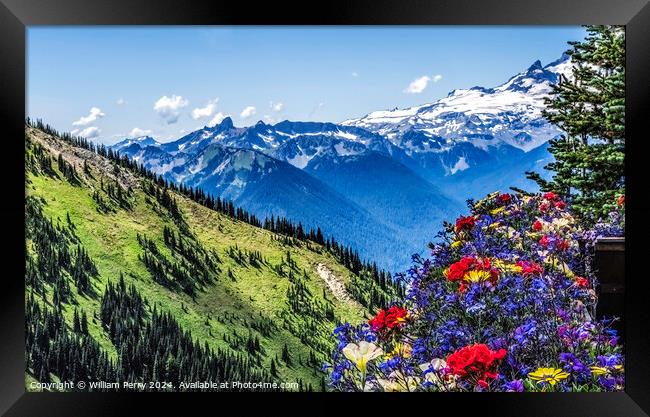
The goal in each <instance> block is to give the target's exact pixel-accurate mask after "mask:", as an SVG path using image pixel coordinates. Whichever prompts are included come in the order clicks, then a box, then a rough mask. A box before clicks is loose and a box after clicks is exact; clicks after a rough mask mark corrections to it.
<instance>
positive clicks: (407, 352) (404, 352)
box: [384, 343, 413, 360]
mask: <svg viewBox="0 0 650 417" xmlns="http://www.w3.org/2000/svg"><path fill="white" fill-rule="evenodd" d="M412 352H413V348H412V347H411V345H410V344H408V343H397V344H396V345H395V349H393V350H392V351H391V352H389V353H387V354H386V355H385V356H384V358H385V359H386V360H389V359H391V358H394V357H395V356H401V357H403V358H410V357H411V353H412Z"/></svg>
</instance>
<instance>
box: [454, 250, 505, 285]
mask: <svg viewBox="0 0 650 417" xmlns="http://www.w3.org/2000/svg"><path fill="white" fill-rule="evenodd" d="M474 270H475V271H487V272H489V273H490V282H491V283H492V284H494V283H496V282H497V280H498V279H499V271H497V270H496V269H494V268H492V262H491V261H490V259H489V258H483V259H481V258H474V257H471V256H466V257H464V258H462V259H461V260H460V261H458V262H454V263H453V264H451V265H449V269H447V271H446V272H445V276H446V277H447V279H448V280H449V281H462V282H461V283H460V287H459V291H460V292H465V289H466V288H467V286H466V283H465V282H464V281H463V278H464V277H465V274H466V273H468V272H469V271H474Z"/></svg>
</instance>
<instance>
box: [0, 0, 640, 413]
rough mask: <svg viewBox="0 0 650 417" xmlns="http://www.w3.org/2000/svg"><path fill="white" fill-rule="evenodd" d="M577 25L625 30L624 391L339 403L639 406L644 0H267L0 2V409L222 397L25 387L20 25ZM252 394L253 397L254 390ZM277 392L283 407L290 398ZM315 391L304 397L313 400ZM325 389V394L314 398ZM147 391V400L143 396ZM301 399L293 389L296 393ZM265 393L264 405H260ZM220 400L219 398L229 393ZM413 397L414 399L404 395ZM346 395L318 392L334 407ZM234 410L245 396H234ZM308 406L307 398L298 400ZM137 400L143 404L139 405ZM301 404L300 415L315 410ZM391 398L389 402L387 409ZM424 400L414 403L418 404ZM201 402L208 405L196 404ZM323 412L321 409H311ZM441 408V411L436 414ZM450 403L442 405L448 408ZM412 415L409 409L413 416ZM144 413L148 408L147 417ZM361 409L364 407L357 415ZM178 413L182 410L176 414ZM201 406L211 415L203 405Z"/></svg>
mask: <svg viewBox="0 0 650 417" xmlns="http://www.w3.org/2000/svg"><path fill="white" fill-rule="evenodd" d="M170 24H174V25H186V24H192V25H197V24H198V25H241V24H244V25H395V24H397V25H443V24H444V25H458V24H462V25H477V24H478V25H580V24H621V25H626V28H627V36H626V39H627V69H626V73H627V80H626V89H627V93H626V96H627V97H626V106H627V107H626V112H627V121H626V124H627V126H626V129H627V132H628V133H627V134H628V138H627V139H628V140H627V146H626V147H627V149H626V194H627V195H626V212H627V219H626V222H627V224H628V227H627V230H626V242H627V245H626V278H625V279H626V283H625V287H626V289H627V290H626V299H625V318H626V320H625V334H626V341H625V350H626V359H625V360H626V365H625V369H626V387H625V392H621V393H573V394H560V393H547V394H541V393H523V394H508V393H490V394H483V395H480V394H442V393H441V394H437V395H434V396H429V395H425V396H423V395H415V396H412V397H410V398H411V399H408V400H407V399H406V398H404V397H403V396H401V397H400V398H398V399H395V398H393V397H392V396H390V395H384V396H380V397H381V398H378V396H377V395H373V396H372V397H365V398H354V399H353V401H346V402H347V403H350V404H358V405H361V406H363V407H364V408H365V407H367V406H369V405H371V404H374V403H377V404H382V403H384V402H389V401H390V402H391V403H393V405H398V408H402V409H405V408H406V409H411V408H412V409H413V412H415V410H416V406H415V405H414V403H413V401H416V402H418V403H419V402H420V401H421V402H422V403H421V404H417V407H418V408H419V409H420V410H422V411H426V410H429V411H427V414H428V413H436V412H446V413H448V412H452V413H454V414H459V413H460V414H465V413H466V412H472V414H474V415H476V413H481V414H480V415H498V416H537V415H549V416H550V415H554V416H565V417H568V416H589V417H597V416H608V417H611V416H621V417H634V416H644V415H646V416H647V415H648V414H650V395H648V394H649V393H650V359H649V356H650V355H649V354H650V325H649V324H648V323H650V309H648V303H647V302H646V298H647V288H648V285H647V280H648V277H647V275H648V274H647V267H646V259H644V256H645V255H646V254H645V252H646V251H647V247H648V246H647V243H646V242H645V239H644V237H646V236H648V234H649V233H648V232H649V230H648V229H649V227H648V221H647V219H648V214H650V204H649V202H648V199H647V197H646V192H647V189H648V187H647V183H646V181H645V178H646V176H645V165H646V164H647V162H646V161H645V158H646V156H645V155H647V153H644V145H643V144H644V140H645V141H648V140H649V138H648V135H647V134H646V133H645V130H646V128H645V125H646V124H647V119H648V115H649V114H650V53H648V52H650V4H648V0H618V1H607V0H591V1H589V0H579V1H571V2H567V1H565V0H545V1H543V2H541V1H539V0H525V1H524V0H520V1H517V0H483V1H476V0H475V1H469V0H456V1H451V0H445V1H417V0H399V1H387V0H374V1H359V0H357V1H340V0H338V1H327V2H325V1H322V2H317V3H316V2H304V3H301V4H289V3H284V4H278V3H276V2H265V3H259V4H255V3H247V2H235V1H228V2H224V1H210V2H209V1H192V2H189V1H181V0H159V1H147V0H130V1H127V0H92V1H91V0H86V1H82V0H58V1H55V0H51V1H47V0H0V32H1V33H2V35H1V36H0V59H1V64H0V114H1V115H2V119H3V122H4V123H2V125H1V126H2V130H0V132H2V137H3V139H4V140H3V141H2V148H1V149H2V151H1V152H0V155H2V163H0V170H1V176H0V178H1V179H2V182H1V184H2V186H3V189H4V193H3V195H4V196H5V198H3V201H2V204H0V216H2V217H0V218H1V219H3V220H4V221H3V222H2V223H0V224H2V225H3V227H2V229H4V237H5V239H4V240H5V245H3V247H4V249H3V250H2V251H0V252H1V253H2V261H3V266H4V268H3V269H2V272H1V273H0V274H1V277H2V278H1V279H0V283H1V286H0V328H1V332H0V335H1V338H0V340H1V342H0V374H1V375H2V383H1V384H0V412H5V411H6V414H5V415H7V416H32V415H47V416H59V415H60V416H82V415H131V414H134V413H135V405H136V404H137V403H140V404H137V405H146V406H147V407H154V406H155V407H156V408H157V409H158V410H159V412H161V413H162V414H167V413H170V412H173V410H174V409H175V408H176V407H178V406H185V407H186V406H187V405H188V404H191V405H192V407H193V408H192V409H196V410H197V413H198V408H194V407H197V406H198V405H199V403H203V404H201V405H202V406H206V405H207V406H210V407H212V408H211V411H213V412H215V411H219V412H230V411H226V408H225V405H224V404H225V402H227V401H228V400H225V399H224V398H226V397H224V395H226V394H202V393H193V394H134V393H67V394H57V393H26V392H25V382H24V359H25V346H24V278H23V277H24V244H23V241H24V227H23V224H24V223H23V222H24V204H23V202H24V192H25V190H24V180H23V179H21V178H24V177H23V175H24V158H23V157H22V156H21V155H23V152H24V147H23V144H22V143H21V140H20V139H22V137H23V135H24V130H25V124H24V123H25V86H26V80H25V74H26V72H25V69H26V62H25V47H26V41H25V35H26V27H27V26H32V25H170ZM258 395H261V394H258ZM286 395H287V394H283V395H278V396H275V398H281V400H280V402H281V403H284V405H282V404H278V405H279V406H283V407H285V409H287V408H296V407H295V406H292V404H293V402H294V399H295V398H297V397H296V395H299V394H288V395H293V397H287V396H286ZM322 395H323V394H320V395H318V396H316V395H314V397H320V398H322ZM325 395H326V396H327V395H331V394H325ZM154 396H155V398H154ZM300 396H302V395H300ZM269 397H270V396H269V395H265V398H264V399H263V401H264V404H266V403H267V402H268V403H269V404H271V403H272V402H271V401H270V400H269ZM229 398H231V397H229ZM412 398H415V399H412ZM343 399H347V400H350V398H349V396H341V395H339V396H338V397H337V398H329V397H325V401H326V402H327V403H329V404H330V408H331V407H332V404H334V403H336V404H338V405H336V406H335V407H336V408H337V409H336V410H335V409H333V408H332V411H331V412H332V413H334V412H336V413H339V412H341V410H339V409H338V407H340V404H341V401H342V400H343ZM235 401H237V402H238V403H239V404H240V405H241V406H242V407H244V408H247V407H248V404H249V403H247V402H246V400H244V399H242V398H238V399H236V400H235ZM310 402H311V400H310ZM142 403H144V404H142ZM315 404H316V403H315V402H314V403H311V405H310V406H309V408H305V409H302V411H303V412H304V413H308V412H310V411H309V409H313V408H314V407H315ZM400 404H401V407H399V405H400ZM423 407H424V408H423ZM208 410H210V408H208ZM323 410H327V409H325V408H323ZM443 410H447V411H443ZM449 410H452V411H449ZM422 411H420V412H422ZM153 412H154V411H153V409H149V411H148V412H147V413H148V414H153ZM369 413H370V411H366V414H369ZM185 414H194V413H193V412H191V411H190V412H188V411H187V409H186V410H185ZM211 414H212V413H211Z"/></svg>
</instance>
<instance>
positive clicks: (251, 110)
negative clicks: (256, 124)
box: [239, 106, 257, 119]
mask: <svg viewBox="0 0 650 417" xmlns="http://www.w3.org/2000/svg"><path fill="white" fill-rule="evenodd" d="M255 113H257V109H256V108H255V107H254V106H246V107H245V108H244V110H242V111H241V113H240V114H239V117H241V118H242V119H248V118H249V117H251V116H253V115H254V114H255Z"/></svg>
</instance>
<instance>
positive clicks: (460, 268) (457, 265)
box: [445, 256, 474, 281]
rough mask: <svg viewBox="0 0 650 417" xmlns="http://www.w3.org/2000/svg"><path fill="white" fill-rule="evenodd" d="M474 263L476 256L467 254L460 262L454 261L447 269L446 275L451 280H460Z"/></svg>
mask: <svg viewBox="0 0 650 417" xmlns="http://www.w3.org/2000/svg"><path fill="white" fill-rule="evenodd" d="M473 264H474V258H473V257H471V256H466V257H464V258H463V259H461V260H460V261H458V262H454V263H453V264H451V265H450V266H449V268H448V269H447V270H446V271H445V276H446V278H447V279H448V280H449V281H458V280H460V279H462V278H463V277H464V276H465V273H466V272H467V271H468V270H469V269H470V268H471V267H472V265H473Z"/></svg>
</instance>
